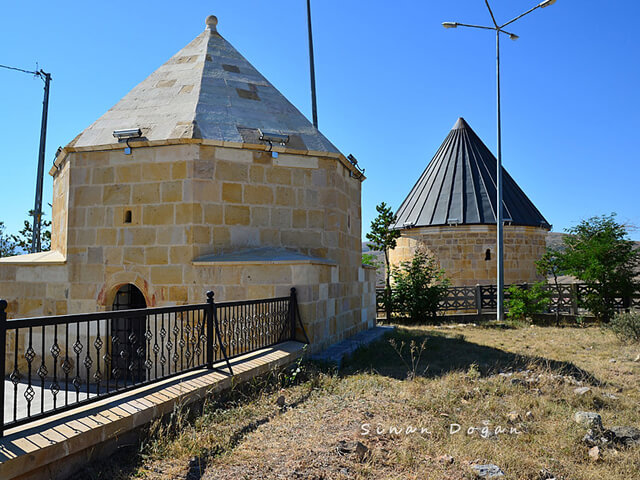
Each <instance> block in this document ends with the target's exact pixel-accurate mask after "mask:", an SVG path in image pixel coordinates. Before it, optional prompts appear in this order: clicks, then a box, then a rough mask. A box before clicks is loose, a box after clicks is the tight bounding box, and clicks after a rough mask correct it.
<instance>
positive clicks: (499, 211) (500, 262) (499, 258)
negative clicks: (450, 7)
mask: <svg viewBox="0 0 640 480" xmlns="http://www.w3.org/2000/svg"><path fill="white" fill-rule="evenodd" d="M554 3H556V0H544V1H543V2H541V3H539V4H538V5H536V6H535V7H533V8H531V9H529V10H527V11H526V12H524V13H522V14H520V15H518V16H517V17H515V18H513V19H511V20H509V21H508V22H507V23H505V24H503V25H498V23H497V22H496V19H495V16H494V15H493V11H492V10H491V6H490V5H489V1H488V0H485V4H486V5H487V9H488V10H489V14H490V15H491V20H492V22H493V27H487V26H484V25H471V24H467V23H458V22H443V23H442V26H443V27H444V28H458V27H470V28H479V29H482V30H494V31H495V32H496V87H497V88H496V93H497V95H496V96H497V130H498V132H497V137H498V146H497V147H498V148H497V149H498V152H497V160H498V161H497V165H496V231H497V232H496V233H497V234H496V243H497V247H496V263H497V265H496V282H497V298H496V304H497V305H496V306H497V308H496V310H497V312H496V318H497V320H498V321H502V320H504V235H503V234H504V232H503V230H504V212H503V205H502V119H501V111H500V34H501V33H504V34H506V35H509V38H510V39H511V40H517V39H518V38H519V37H518V36H517V35H516V34H514V33H509V32H507V31H506V30H504V27H506V26H507V25H511V24H512V23H513V22H515V21H516V20H519V19H520V18H522V17H524V16H525V15H528V14H529V13H531V12H533V11H534V10H537V9H538V8H546V7H548V6H550V5H553V4H554Z"/></svg>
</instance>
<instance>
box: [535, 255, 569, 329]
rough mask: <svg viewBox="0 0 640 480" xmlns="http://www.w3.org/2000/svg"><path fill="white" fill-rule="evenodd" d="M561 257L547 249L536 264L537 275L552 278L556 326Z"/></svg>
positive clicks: (558, 307)
mask: <svg viewBox="0 0 640 480" xmlns="http://www.w3.org/2000/svg"><path fill="white" fill-rule="evenodd" d="M562 268H563V266H562V256H561V252H560V251H558V250H555V249H552V248H547V251H546V252H545V254H544V255H543V256H542V258H541V259H540V260H538V261H537V262H536V270H537V271H538V274H540V275H542V276H543V277H545V279H547V278H549V276H552V277H553V284H554V286H555V288H556V296H555V301H554V307H555V314H556V326H558V325H560V300H561V299H562V296H561V295H560V285H559V283H558V275H560V274H561V273H562Z"/></svg>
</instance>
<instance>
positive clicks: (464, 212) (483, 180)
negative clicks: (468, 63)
mask: <svg viewBox="0 0 640 480" xmlns="http://www.w3.org/2000/svg"><path fill="white" fill-rule="evenodd" d="M496 165H497V161H496V158H495V157H494V156H493V154H492V153H491V152H490V151H489V149H488V148H487V147H486V145H485V144H484V143H483V142H482V140H480V138H479V137H478V136H477V135H476V133H475V132H474V131H473V130H472V129H471V127H470V126H469V125H468V124H467V122H465V120H464V119H463V118H459V119H458V121H457V122H456V124H455V125H454V126H453V129H452V130H451V132H449V135H448V136H447V138H445V140H444V142H443V143H442V145H441V146H440V148H439V149H438V151H437V153H436V154H435V156H434V157H433V159H432V160H431V162H429V165H427V168H426V170H425V171H424V172H423V174H422V176H421V177H420V179H419V180H418V182H417V183H416V184H415V186H414V187H413V189H412V190H411V192H410V193H409V195H408V196H407V198H406V199H405V200H404V202H402V205H401V206H400V208H399V209H398V211H397V213H396V216H397V220H396V224H395V228H400V229H402V228H413V227H425V226H435V225H450V224H468V225H473V224H494V225H495V224H496ZM502 179H503V187H502V200H503V206H504V210H503V212H504V220H505V223H511V224H513V225H528V226H534V227H545V228H550V225H549V224H548V222H547V221H546V220H545V218H544V217H543V216H542V214H541V213H540V212H539V211H538V209H537V208H536V207H535V205H534V204H533V203H532V202H531V200H529V198H528V197H527V196H526V195H525V193H524V192H523V191H522V190H521V189H520V187H519V186H518V184H517V183H516V182H515V180H513V178H511V176H510V175H509V174H508V173H507V171H506V170H505V169H504V168H503V169H502Z"/></svg>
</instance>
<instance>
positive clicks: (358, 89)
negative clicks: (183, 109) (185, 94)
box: [0, 0, 640, 240]
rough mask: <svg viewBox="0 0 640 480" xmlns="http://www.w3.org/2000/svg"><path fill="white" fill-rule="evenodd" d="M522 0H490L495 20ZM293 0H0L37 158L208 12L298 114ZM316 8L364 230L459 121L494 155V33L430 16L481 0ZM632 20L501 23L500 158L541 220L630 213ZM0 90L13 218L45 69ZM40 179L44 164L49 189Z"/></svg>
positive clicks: (556, 15) (538, 18) (562, 15)
mask: <svg viewBox="0 0 640 480" xmlns="http://www.w3.org/2000/svg"><path fill="white" fill-rule="evenodd" d="M535 4H536V0H532V1H529V0H493V1H492V5H493V7H494V11H495V13H496V16H497V17H498V21H500V20H502V21H506V20H508V19H510V18H511V17H513V16H515V15H517V14H519V13H521V12H523V11H525V10H527V9H528V8H529V7H531V6H534V5H535ZM151 5H153V7H151ZM305 5H306V2H305V0H271V1H268V2H267V1H265V0H244V1H242V2H239V1H237V0H228V1H217V2H211V1H195V0H192V1H190V2H182V3H176V2H169V1H164V0H157V1H155V2H153V3H150V2H131V1H127V2H123V1H115V0H114V1H110V2H86V1H83V2H79V1H64V2H50V1H48V2H43V1H31V2H4V4H3V6H2V19H1V20H0V45H1V46H2V47H0V64H8V65H13V66H17V67H22V68H26V69H34V68H35V66H36V62H38V63H39V66H40V67H41V68H43V69H45V70H46V71H49V72H51V73H52V75H53V83H52V90H51V103H50V111H49V135H48V139H47V154H46V170H47V171H48V170H49V167H50V166H51V163H52V161H53V157H54V153H55V150H56V148H57V147H58V146H59V145H62V146H64V145H66V144H67V143H68V142H70V141H71V140H72V139H73V138H74V137H75V136H76V135H77V134H78V133H80V132H81V131H82V130H83V129H84V128H86V127H87V126H88V125H89V124H91V123H92V122H93V121H94V120H95V119H97V118H98V117H99V116H100V115H102V114H103V113H104V112H105V111H106V110H108V109H109V108H110V107H111V106H112V105H113V104H115V103H116V102H117V101H118V100H119V99H120V98H122V97H123V96H124V95H125V94H126V93H127V92H128V91H129V90H130V89H131V88H132V87H134V86H135V85H136V84H137V83H138V82H140V81H141V80H143V79H144V78H146V77H147V76H148V75H149V74H150V73H151V72H153V71H154V70H155V69H156V68H157V67H159V66H160V65H161V64H162V63H164V62H165V61H166V60H167V59H168V58H169V57H170V56H171V55H173V54H174V53H175V52H176V51H178V50H179V49H181V48H182V47H183V46H184V45H186V44H187V43H188V42H189V41H191V40H192V39H193V38H194V37H195V36H196V35H198V34H199V33H200V32H201V31H202V30H203V29H204V19H205V17H206V16H207V15H209V14H215V15H217V16H218V18H219V21H220V23H219V25H218V30H219V31H220V33H221V34H222V35H223V36H224V37H225V38H227V39H228V40H229V41H230V42H231V43H232V44H233V45H234V46H235V47H236V48H237V49H238V50H239V51H240V52H241V53H242V54H243V55H244V56H245V57H246V58H247V59H248V60H249V61H250V62H252V63H253V65H255V66H256V68H258V70H260V71H261V72H262V73H263V74H264V75H265V76H266V77H267V78H268V79H269V80H270V81H271V82H272V83H273V84H274V85H275V86H276V87H277V88H278V89H279V90H280V91H281V92H282V93H283V94H284V95H285V96H286V97H288V98H289V99H290V100H291V101H292V102H293V103H294V104H295V105H296V106H297V107H298V108H299V109H300V110H301V111H302V112H304V113H305V114H306V115H307V116H308V117H310V116H311V113H310V111H311V109H310V100H309V96H310V95H309V78H308V58H307V55H308V52H307V38H306V6H305ZM312 9H313V19H314V37H315V38H314V40H315V47H316V73H317V85H318V102H319V123H320V129H321V130H322V132H323V133H324V134H325V135H326V136H327V137H328V138H329V139H330V140H331V141H332V142H333V143H335V144H336V145H337V146H338V148H340V149H341V151H342V152H343V153H344V154H345V155H346V154H349V153H353V154H354V155H355V156H356V157H357V158H358V160H359V161H360V164H361V165H362V166H364V167H365V168H366V175H367V177H368V179H367V181H366V182H365V183H364V185H363V195H362V212H363V235H364V233H365V232H366V230H367V229H368V225H369V223H370V222H371V219H372V218H373V217H374V216H375V205H376V204H377V203H379V202H381V201H386V202H387V203H388V204H390V205H391V206H392V207H393V208H394V209H395V208H397V207H398V206H399V205H400V203H401V202H402V200H403V199H404V197H405V196H406V194H407V193H408V192H409V190H410V189H411V187H412V186H413V184H414V182H415V181H416V180H417V178H418V177H419V176H420V174H421V172H422V171H423V169H424V168H425V167H426V165H427V163H428V162H429V160H430V159H431V158H432V156H433V155H434V153H435V152H436V150H437V148H438V147H439V146H440V143H441V142H442V140H443V139H444V137H445V136H446V135H447V133H448V131H449V129H450V128H451V127H452V125H453V124H454V122H455V121H456V119H457V117H459V116H463V117H464V118H465V119H466V120H467V121H468V122H469V124H470V125H471V126H472V128H473V129H474V130H475V131H476V132H477V133H478V135H479V136H480V137H481V138H482V139H483V140H484V141H485V143H487V145H488V146H489V148H491V149H492V150H493V151H494V152H495V143H496V142H495V63H494V62H495V43H494V42H495V37H494V35H493V34H492V32H484V31H478V30H470V29H462V28H459V29H457V30H445V29H444V28H442V27H441V25H440V24H441V22H443V21H458V22H463V23H483V24H489V23H490V18H489V16H488V13H487V11H486V8H485V6H484V2H483V1H482V0H456V1H452V0H432V1H428V2H427V1H424V0H398V1H397V2H388V1H380V0H368V1H364V0H348V1H344V0H341V1H337V0H321V1H320V0H313V1H312ZM638 18H640V2H638V1H637V0H619V1H616V2H602V1H601V0H558V1H557V3H556V4H555V5H553V6H551V7H549V8H546V9H538V10H537V11H535V12H534V13H532V14H530V15H529V16H527V17H526V18H524V19H522V20H520V21H518V23H516V24H514V25H513V26H512V30H513V31H514V32H515V33H517V34H518V35H520V37H521V38H520V40H518V41H516V42H512V41H510V40H508V39H506V38H505V39H504V40H503V48H502V61H503V96H502V100H503V152H504V153H503V157H504V165H505V167H506V168H507V170H508V171H509V172H510V173H511V175H512V176H513V177H514V178H515V179H516V181H517V182H518V183H519V184H520V186H521V187H522V188H523V190H524V191H525V192H526V193H527V194H528V195H529V197H530V198H531V199H532V200H533V202H534V203H535V204H536V205H537V207H538V208H539V209H540V211H541V212H542V213H543V215H545V216H546V218H547V219H548V220H549V222H550V223H552V224H553V225H554V230H555V231H562V230H563V229H564V228H567V227H570V226H573V225H575V224H576V223H577V222H578V221H579V220H580V219H582V218H585V217H589V216H592V215H597V214H603V213H610V212H617V213H618V218H619V219H620V220H621V221H624V222H629V223H632V224H635V225H638V226H640V207H639V204H640V181H639V180H640V148H639V147H638V144H639V135H638V127H639V120H638V117H637V112H638V111H640V93H639V90H638V87H639V86H640V61H638V59H639V58H640V36H638V35H637V33H636V32H634V28H633V21H635V20H637V19H638ZM627 21H628V22H627ZM0 87H1V88H0V144H1V145H2V147H1V149H0V152H1V153H0V162H2V173H3V175H2V181H1V183H0V205H1V207H0V208H1V210H0V220H3V221H4V222H5V224H6V225H7V229H8V230H9V231H12V232H15V231H17V230H18V229H19V227H20V225H21V223H22V220H23V219H24V218H25V216H26V213H27V211H28V210H29V209H30V208H33V197H34V191H35V171H36V162H37V155H38V141H39V134H40V115H41V106H42V82H41V80H39V79H34V78H31V77H30V76H29V75H25V74H22V73H17V72H12V71H7V70H3V69H0ZM51 185H52V181H51V177H50V176H49V175H48V174H47V175H46V176H45V193H44V199H45V202H51V198H52V193H51V191H52V190H51ZM45 211H46V213H47V214H48V215H50V209H49V208H48V207H46V210H45ZM632 237H633V238H634V239H637V240H640V231H638V230H637V231H635V232H634V233H632Z"/></svg>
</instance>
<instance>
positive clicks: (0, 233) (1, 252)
mask: <svg viewBox="0 0 640 480" xmlns="http://www.w3.org/2000/svg"><path fill="white" fill-rule="evenodd" d="M4 229H5V226H4V222H0V257H11V256H12V255H16V254H17V252H16V245H15V243H14V242H13V240H12V238H11V236H9V235H5V233H4Z"/></svg>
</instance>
